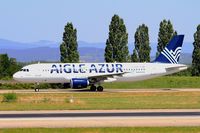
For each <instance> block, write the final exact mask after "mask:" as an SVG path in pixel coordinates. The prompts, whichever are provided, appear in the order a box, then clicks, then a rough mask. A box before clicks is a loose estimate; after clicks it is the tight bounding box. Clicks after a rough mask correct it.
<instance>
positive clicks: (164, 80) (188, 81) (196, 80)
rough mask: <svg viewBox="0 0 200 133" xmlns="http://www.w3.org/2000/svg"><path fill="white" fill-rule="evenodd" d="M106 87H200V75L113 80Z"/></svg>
mask: <svg viewBox="0 0 200 133" xmlns="http://www.w3.org/2000/svg"><path fill="white" fill-rule="evenodd" d="M103 85H104V87H105V88H110V89H111V88H112V89H113V88H114V89H139V88H200V77H190V76H163V77H159V78H154V79H149V80H144V81H137V82H112V83H105V84H103Z"/></svg>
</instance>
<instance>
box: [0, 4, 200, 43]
mask: <svg viewBox="0 0 200 133" xmlns="http://www.w3.org/2000/svg"><path fill="white" fill-rule="evenodd" d="M199 5H200V0H191V1H190V0H165V1H164V0H137V1H136V0H98V1H97V0H1V1H0V21H1V22H0V38H3V39H9V40H14V41H20V42H35V41H39V40H50V41H55V42H60V41H61V40H62V33H63V28H64V25H65V24H66V23H67V22H73V24H74V26H75V27H76V28H77V30H78V40H81V41H87V42H105V41H106V39H107V37H108V26H109V24H110V20H111V17H112V16H113V15H114V14H118V15H119V16H120V17H121V18H123V19H124V21H125V24H126V26H127V30H128V33H129V42H130V43H131V42H133V41H134V38H133V37H134V32H135V30H136V28H137V27H138V26H139V25H140V24H142V23H145V24H146V25H148V27H149V34H150V41H151V42H157V36H158V29H159V23H160V21H161V20H163V19H164V18H165V19H170V20H171V21H172V23H173V24H174V28H175V29H176V30H177V31H178V33H180V34H185V41H187V42H192V41H193V33H194V32H195V30H196V27H197V25H198V24H200V16H199V13H200V8H199Z"/></svg>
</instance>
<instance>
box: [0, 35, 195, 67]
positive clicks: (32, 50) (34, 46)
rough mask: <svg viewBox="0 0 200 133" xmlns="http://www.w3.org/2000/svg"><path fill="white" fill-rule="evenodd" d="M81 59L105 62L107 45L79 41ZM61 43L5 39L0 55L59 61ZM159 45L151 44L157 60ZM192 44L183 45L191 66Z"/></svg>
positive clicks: (183, 59) (185, 59)
mask: <svg viewBox="0 0 200 133" xmlns="http://www.w3.org/2000/svg"><path fill="white" fill-rule="evenodd" d="M78 44H79V52H80V59H81V61H82V62H103V61H104V48H105V43H104V42H100V43H88V42H84V41H79V42H78ZM59 45H60V43H58V42H52V41H47V40H41V41H38V42H32V43H20V42H15V41H10V40H5V39H0V53H8V55H9V56H10V57H14V58H16V59H17V60H18V61H20V62H31V61H59V58H60V50H59ZM128 45H129V52H130V53H132V51H133V47H134V45H133V43H130V44H128ZM156 47H157V43H151V57H152V59H154V58H155V54H156ZM192 50H193V46H192V43H184V44H183V49H182V51H183V53H184V54H182V55H181V59H180V60H181V62H182V63H186V64H190V63H191V61H192V56H191V53H192Z"/></svg>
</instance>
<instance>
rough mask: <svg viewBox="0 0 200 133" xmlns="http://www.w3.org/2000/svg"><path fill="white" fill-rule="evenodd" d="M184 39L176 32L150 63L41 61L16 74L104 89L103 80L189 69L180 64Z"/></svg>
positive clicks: (32, 79) (17, 77)
mask: <svg viewBox="0 0 200 133" xmlns="http://www.w3.org/2000/svg"><path fill="white" fill-rule="evenodd" d="M183 39H184V35H176V36H174V37H173V38H172V39H171V40H170V42H169V43H168V44H167V46H166V47H165V48H164V49H163V51H162V52H161V53H160V55H159V56H158V57H157V58H156V59H155V60H154V61H153V62H149V63H147V62H144V63H119V62H114V63H38V64H31V65H27V66H25V67H23V68H22V69H21V70H20V71H18V72H16V73H15V74H14V75H13V78H14V79H15V80H17V81H20V82H24V83H37V84H39V83H63V84H65V83H67V84H69V85H70V87H71V88H73V89H82V88H87V87H88V86H90V90H91V91H99V92H102V91H103V89H104V88H103V86H101V83H103V82H114V81H138V80H145V79H150V78H154V77H158V76H163V75H168V74H172V73H176V72H179V71H182V70H186V69H187V66H186V65H184V64H178V62H179V58H180V53H181V48H182V44H183ZM35 91H36V92H38V91H39V88H36V89H35Z"/></svg>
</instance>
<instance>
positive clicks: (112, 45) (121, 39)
mask: <svg viewBox="0 0 200 133" xmlns="http://www.w3.org/2000/svg"><path fill="white" fill-rule="evenodd" d="M104 58H105V61H106V62H115V61H116V62H127V61H129V59H130V56H129V51H128V33H127V32H126V26H125V24H124V21H123V19H121V18H120V17H119V16H118V15H114V16H113V17H112V20H111V23H110V25H109V37H108V39H107V41H106V48H105V54H104Z"/></svg>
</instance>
